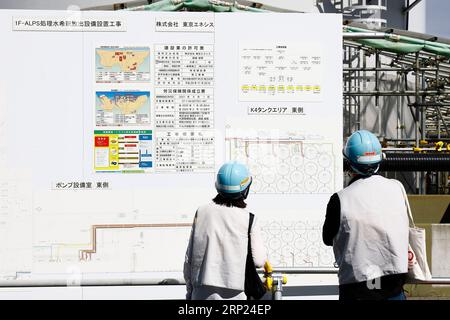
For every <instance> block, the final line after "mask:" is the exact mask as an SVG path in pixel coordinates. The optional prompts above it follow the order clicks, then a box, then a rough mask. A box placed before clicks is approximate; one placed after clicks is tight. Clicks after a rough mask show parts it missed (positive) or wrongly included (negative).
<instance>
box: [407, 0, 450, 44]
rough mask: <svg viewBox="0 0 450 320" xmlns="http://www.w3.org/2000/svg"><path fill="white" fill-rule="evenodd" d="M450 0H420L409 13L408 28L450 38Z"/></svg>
mask: <svg viewBox="0 0 450 320" xmlns="http://www.w3.org/2000/svg"><path fill="white" fill-rule="evenodd" d="M449 12H450V1H448V0H422V2H420V3H419V4H418V5H417V6H415V7H414V8H413V9H412V10H411V11H410V14H409V30H410V31H415V32H421V33H426V34H430V35H434V36H439V37H444V38H450V19H449V17H448V14H449Z"/></svg>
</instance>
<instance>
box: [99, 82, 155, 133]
mask: <svg viewBox="0 0 450 320" xmlns="http://www.w3.org/2000/svg"><path fill="white" fill-rule="evenodd" d="M95 95H96V99H95V101H96V107H95V113H96V115H95V117H96V125H97V126H100V127H101V126H139V125H141V126H142V125H148V124H150V92H149V91H144V92H141V91H97V92H96V93H95Z"/></svg>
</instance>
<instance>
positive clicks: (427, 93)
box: [344, 90, 450, 97]
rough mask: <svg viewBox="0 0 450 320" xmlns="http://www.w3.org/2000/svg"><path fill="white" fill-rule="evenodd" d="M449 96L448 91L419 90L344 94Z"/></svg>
mask: <svg viewBox="0 0 450 320" xmlns="http://www.w3.org/2000/svg"><path fill="white" fill-rule="evenodd" d="M437 94H441V95H446V94H448V95H450V91H443V92H440V91H427V90H421V91H419V92H417V93H416V92H415V91H353V92H344V95H346V96H370V97H372V96H377V95H378V96H388V97H389V96H416V95H419V96H427V95H437Z"/></svg>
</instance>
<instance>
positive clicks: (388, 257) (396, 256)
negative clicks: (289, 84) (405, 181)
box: [322, 130, 409, 300]
mask: <svg viewBox="0 0 450 320" xmlns="http://www.w3.org/2000/svg"><path fill="white" fill-rule="evenodd" d="M343 153H344V158H345V161H347V162H348V165H349V167H350V173H351V175H352V179H351V181H350V183H349V185H348V186H347V187H346V188H344V189H343V190H341V191H339V192H337V193H335V194H333V195H332V196H331V198H330V201H329V202H328V206H327V212H326V218H325V223H324V225H323V233H322V235H323V242H324V243H325V245H327V246H333V251H334V255H335V258H336V264H337V266H338V267H339V272H338V278H339V299H341V300H357V299H367V300H390V299H396V300H404V299H406V298H405V295H404V293H403V285H404V283H405V281H406V276H407V273H408V240H409V222H408V213H407V207H406V203H405V197H404V189H403V186H402V184H401V183H400V182H399V181H397V180H394V179H387V178H384V177H382V176H381V175H378V174H377V173H378V170H379V168H380V163H381V161H382V159H383V153H382V148H381V144H380V142H379V140H378V138H377V137H376V136H375V135H374V134H373V133H371V132H369V131H366V130H359V131H356V132H354V133H353V134H352V135H351V136H350V137H349V139H348V140H347V143H346V145H345V148H344V150H343ZM402 189H403V190H402Z"/></svg>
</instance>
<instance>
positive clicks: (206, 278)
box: [184, 203, 266, 299]
mask: <svg viewBox="0 0 450 320" xmlns="http://www.w3.org/2000/svg"><path fill="white" fill-rule="evenodd" d="M248 223H249V212H248V211H247V210H244V209H241V208H237V207H226V206H221V205H217V204H215V203H210V204H207V205H204V206H201V207H200V208H199V209H198V210H197V213H196V218H195V219H194V224H193V226H192V231H191V236H190V239H189V244H188V248H187V250H186V257H185V263H184V278H185V281H186V289H187V294H186V297H187V299H191V298H193V299H196V298H198V299H208V298H209V299H211V298H212V299H214V298H219V299H220V298H230V299H233V298H234V299H245V294H244V280H245V263H246V258H247V244H248V235H247V232H248ZM250 235H251V247H252V257H253V261H254V262H255V265H256V266H257V267H262V266H263V265H264V263H265V261H266V250H265V247H264V243H263V239H262V235H261V231H260V228H259V224H258V219H257V218H256V217H255V219H254V221H253V225H252V229H251V232H250Z"/></svg>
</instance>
